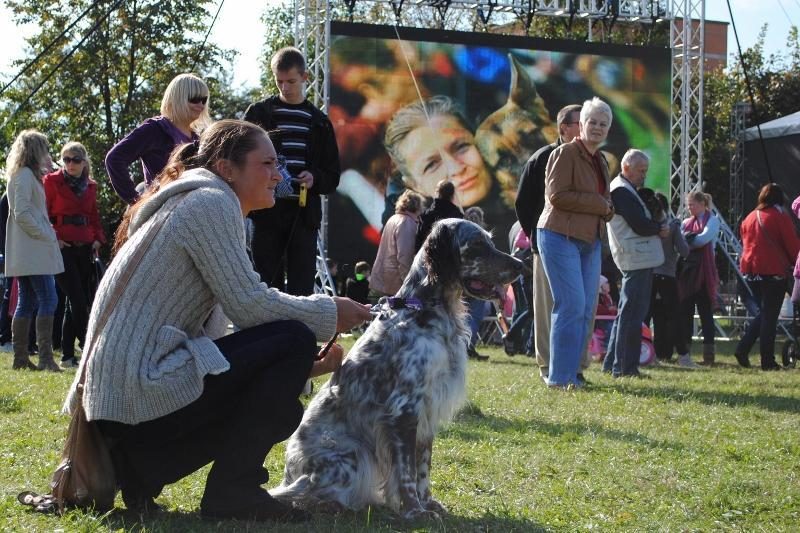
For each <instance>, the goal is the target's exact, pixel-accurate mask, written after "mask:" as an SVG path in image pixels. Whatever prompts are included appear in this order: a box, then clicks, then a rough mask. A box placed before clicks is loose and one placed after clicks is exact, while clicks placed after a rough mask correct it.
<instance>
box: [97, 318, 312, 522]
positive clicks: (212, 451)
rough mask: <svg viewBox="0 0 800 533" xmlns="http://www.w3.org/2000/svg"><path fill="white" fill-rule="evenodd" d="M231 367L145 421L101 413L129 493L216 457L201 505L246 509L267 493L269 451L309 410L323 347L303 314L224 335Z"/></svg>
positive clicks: (156, 487) (156, 488)
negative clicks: (307, 390)
mask: <svg viewBox="0 0 800 533" xmlns="http://www.w3.org/2000/svg"><path fill="white" fill-rule="evenodd" d="M216 344H217V346H218V347H219V349H220V351H221V352H222V353H223V355H225V357H226V359H228V361H229V362H230V365H231V366H230V369H229V370H228V371H227V372H223V373H221V374H219V375H216V376H214V375H207V376H206V377H205V382H204V387H203V393H202V395H201V396H200V397H199V398H198V399H197V400H195V401H194V402H192V403H191V404H189V405H187V406H186V407H184V408H182V409H179V410H178V411H176V412H174V413H171V414H168V415H165V416H163V417H161V418H157V419H155V420H150V421H147V422H142V423H140V424H137V425H127V424H122V423H119V422H111V421H100V423H99V425H100V429H101V431H102V432H103V433H104V434H105V435H106V437H107V438H108V439H109V440H110V442H111V443H112V457H113V459H114V465H115V469H116V471H117V478H118V484H119V486H120V488H121V489H122V491H123V496H124V497H125V499H126V500H128V499H130V498H141V497H144V498H154V497H156V496H158V494H159V493H160V492H161V489H162V488H163V486H164V485H166V484H169V483H174V482H176V481H178V480H179V479H182V478H184V477H186V476H188V475H189V474H191V473H193V472H195V471H196V470H198V469H200V468H202V467H203V466H205V465H207V464H208V463H210V462H212V461H213V463H214V465H213V466H212V467H211V471H210V472H209V474H208V478H207V479H206V488H205V493H204V495H203V500H202V502H201V507H202V508H203V509H204V510H206V511H209V512H213V511H224V510H231V509H242V508H245V507H247V506H248V505H253V504H257V503H259V502H260V501H263V498H264V496H265V491H264V489H262V488H261V487H260V486H261V485H262V484H263V483H266V482H267V480H268V479H269V474H268V473H267V471H266V469H265V468H264V459H265V458H266V456H267V453H269V450H270V449H271V448H272V446H273V445H274V444H276V443H278V442H281V441H283V440H285V439H287V438H288V437H289V436H290V435H291V434H292V433H293V432H294V430H295V429H296V428H297V426H298V425H299V423H300V419H301V418H302V415H303V407H302V405H301V404H300V401H299V400H298V397H299V395H300V392H301V391H302V389H303V385H304V384H305V382H306V380H307V379H308V375H309V373H310V371H311V366H312V365H313V362H314V356H315V354H316V343H315V339H314V335H313V333H312V332H311V331H310V330H309V329H308V327H306V326H305V325H304V324H302V323H300V322H296V321H282V322H273V323H269V324H262V325H260V326H255V327H252V328H248V329H244V330H241V331H238V332H236V333H233V334H231V335H228V336H226V337H222V338H220V339H218V340H217V341H216Z"/></svg>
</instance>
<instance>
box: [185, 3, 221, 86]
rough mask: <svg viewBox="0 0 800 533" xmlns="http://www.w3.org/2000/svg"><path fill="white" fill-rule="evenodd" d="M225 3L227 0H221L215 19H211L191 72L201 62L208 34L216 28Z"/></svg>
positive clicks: (190, 70)
mask: <svg viewBox="0 0 800 533" xmlns="http://www.w3.org/2000/svg"><path fill="white" fill-rule="evenodd" d="M224 3H225V0H220V2H219V6H217V12H216V14H214V20H212V21H211V26H209V27H208V31H207V32H206V36H205V37H203V44H201V45H200V50H198V51H197V56H196V57H195V58H194V63H193V64H192V68H190V69H189V72H194V69H195V68H197V65H198V63H200V56H201V55H202V54H203V49H204V48H205V47H206V41H208V36H209V35H211V30H213V29H214V24H215V23H216V22H217V17H218V16H219V12H220V11H221V10H222V5H223V4H224Z"/></svg>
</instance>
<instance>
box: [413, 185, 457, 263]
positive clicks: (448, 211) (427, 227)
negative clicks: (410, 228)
mask: <svg viewBox="0 0 800 533" xmlns="http://www.w3.org/2000/svg"><path fill="white" fill-rule="evenodd" d="M455 194H456V187H455V185H453V182H452V181H447V180H442V181H440V182H439V183H437V184H436V198H434V199H433V203H432V204H431V206H430V207H429V208H428V209H426V210H425V212H423V213H422V215H420V217H419V229H418V230H417V241H416V243H415V247H416V250H419V249H420V248H422V243H424V242H425V239H427V238H428V235H429V234H430V232H431V229H432V228H433V224H434V223H435V222H436V221H437V220H442V219H444V218H464V213H462V212H461V209H460V208H459V207H458V206H456V205H455V204H454V203H453V197H454V196H455Z"/></svg>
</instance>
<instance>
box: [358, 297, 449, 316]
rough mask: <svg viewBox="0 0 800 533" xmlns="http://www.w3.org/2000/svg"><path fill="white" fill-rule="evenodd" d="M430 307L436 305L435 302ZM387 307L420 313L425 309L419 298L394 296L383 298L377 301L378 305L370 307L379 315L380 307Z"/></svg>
mask: <svg viewBox="0 0 800 533" xmlns="http://www.w3.org/2000/svg"><path fill="white" fill-rule="evenodd" d="M431 305H436V302H431ZM384 306H386V307H388V308H389V309H394V310H398V309H411V310H412V311H422V309H423V308H424V307H425V306H424V304H423V303H422V300H420V299H419V298H399V297H395V296H383V297H381V298H380V299H379V300H378V303H377V304H375V305H374V306H372V310H373V312H374V313H380V308H381V307H384Z"/></svg>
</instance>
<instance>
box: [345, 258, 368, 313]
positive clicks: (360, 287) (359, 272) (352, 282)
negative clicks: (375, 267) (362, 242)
mask: <svg viewBox="0 0 800 533" xmlns="http://www.w3.org/2000/svg"><path fill="white" fill-rule="evenodd" d="M371 270H372V267H371V266H370V264H369V263H367V262H366V261H359V262H358V263H356V268H355V279H353V278H347V282H346V284H345V293H344V294H345V296H347V297H348V298H350V299H352V300H355V301H357V302H358V303H362V304H367V303H369V275H370V272H371Z"/></svg>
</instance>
